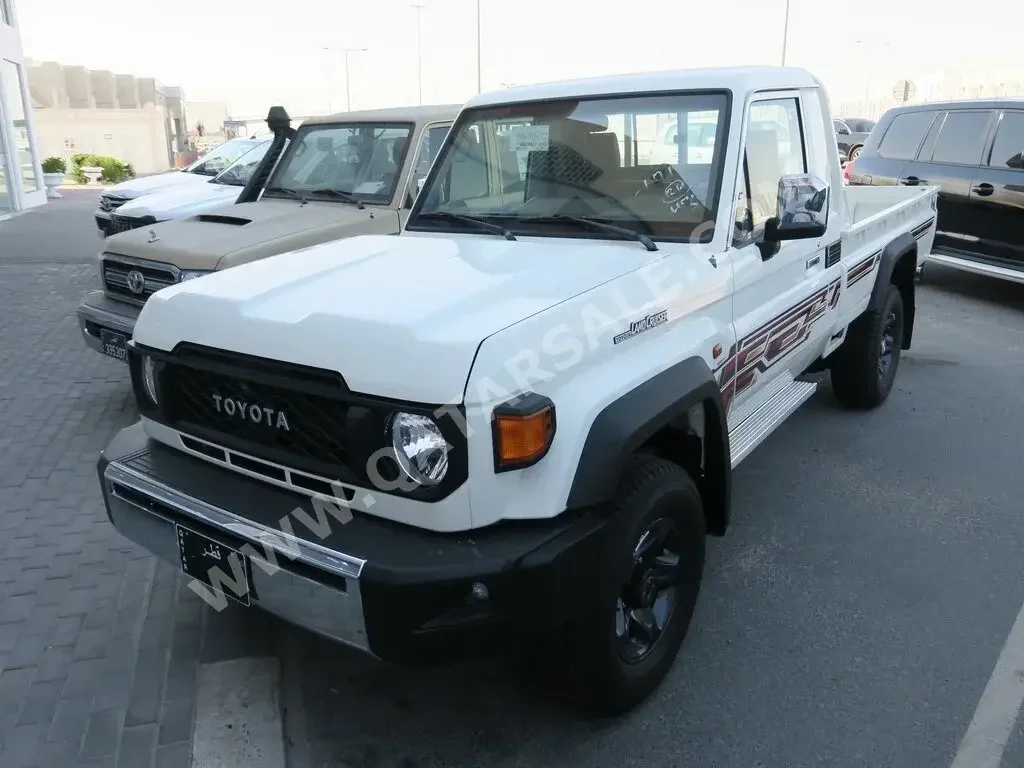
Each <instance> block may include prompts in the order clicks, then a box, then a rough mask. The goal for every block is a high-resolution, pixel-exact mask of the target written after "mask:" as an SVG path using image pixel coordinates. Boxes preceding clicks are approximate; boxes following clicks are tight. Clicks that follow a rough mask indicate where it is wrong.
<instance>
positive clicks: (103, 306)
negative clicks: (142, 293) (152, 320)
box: [78, 291, 142, 352]
mask: <svg viewBox="0 0 1024 768" xmlns="http://www.w3.org/2000/svg"><path fill="white" fill-rule="evenodd" d="M141 311H142V308H141V307H137V306H135V305H133V304H126V303H125V302H123V301H114V300H113V299H111V298H110V297H109V296H107V295H106V294H105V293H103V291H90V292H89V293H87V294H86V295H85V298H84V299H82V303H81V304H80V305H79V306H78V328H79V330H81V332H82V337H83V338H84V339H85V343H86V344H88V345H89V346H90V347H92V348H93V349H95V350H96V351H97V352H100V351H101V347H102V345H101V343H100V329H102V328H105V329H107V330H110V331H117V332H118V333H123V334H125V335H127V336H128V338H131V336H132V333H133V332H134V330H135V321H136V320H138V319H139V313H140V312H141Z"/></svg>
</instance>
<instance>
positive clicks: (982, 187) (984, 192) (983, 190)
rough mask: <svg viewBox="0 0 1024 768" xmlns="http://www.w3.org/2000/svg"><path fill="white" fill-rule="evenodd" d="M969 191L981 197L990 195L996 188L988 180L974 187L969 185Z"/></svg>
mask: <svg viewBox="0 0 1024 768" xmlns="http://www.w3.org/2000/svg"><path fill="white" fill-rule="evenodd" d="M971 191H972V192H973V193H974V194H976V195H981V196H982V197H988V196H989V195H991V194H992V193H993V192H995V191H996V188H995V187H993V186H992V185H991V184H989V183H988V182H985V183H983V184H979V185H978V186H976V187H971Z"/></svg>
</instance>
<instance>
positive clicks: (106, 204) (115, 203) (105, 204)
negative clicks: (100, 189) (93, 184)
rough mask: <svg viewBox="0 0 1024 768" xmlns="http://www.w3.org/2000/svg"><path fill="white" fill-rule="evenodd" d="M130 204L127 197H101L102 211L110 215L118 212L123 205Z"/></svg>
mask: <svg viewBox="0 0 1024 768" xmlns="http://www.w3.org/2000/svg"><path fill="white" fill-rule="evenodd" d="M127 202H128V198H127V197H118V196H117V195H103V196H102V197H100V210H101V211H106V212H107V213H110V212H111V211H116V210H117V209H118V208H120V207H121V206H122V205H124V204H125V203H127Z"/></svg>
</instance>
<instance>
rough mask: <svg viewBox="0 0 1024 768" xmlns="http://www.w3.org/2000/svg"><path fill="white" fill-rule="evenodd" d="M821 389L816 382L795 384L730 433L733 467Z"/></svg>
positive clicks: (798, 382)
mask: <svg viewBox="0 0 1024 768" xmlns="http://www.w3.org/2000/svg"><path fill="white" fill-rule="evenodd" d="M817 388H818V385H817V383H816V382H813V381H791V382H790V383H789V384H787V385H786V386H785V387H783V388H782V389H780V390H779V391H778V392H777V393H776V394H775V395H774V396H772V398H771V399H770V400H768V401H767V402H766V403H764V405H762V406H761V407H760V408H758V409H757V410H756V411H755V412H754V413H752V414H750V415H749V416H747V417H746V418H745V419H744V420H743V421H742V422H741V423H739V424H737V425H736V427H735V428H734V429H731V430H729V446H730V452H731V453H732V466H733V467H735V466H736V465H737V464H739V463H740V462H741V461H743V460H744V459H745V458H747V456H748V455H750V452H751V451H753V450H754V449H755V448H757V446H759V445H760V444H761V442H762V441H763V440H764V439H765V438H766V437H768V435H770V434H771V433H772V432H774V431H775V428H776V427H777V426H779V424H781V423H782V422H784V421H785V420H786V419H787V418H789V415H790V414H791V413H793V411H795V410H796V409H797V408H799V407H800V406H801V405H803V404H804V403H805V402H807V400H808V399H809V398H810V397H811V395H813V394H814V391H815V390H816V389H817Z"/></svg>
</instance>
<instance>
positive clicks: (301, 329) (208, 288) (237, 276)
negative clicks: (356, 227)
mask: <svg viewBox="0 0 1024 768" xmlns="http://www.w3.org/2000/svg"><path fill="white" fill-rule="evenodd" d="M663 255H664V254H663V253H658V252H655V253H650V252H648V251H646V250H645V249H644V248H643V247H642V246H641V245H640V244H639V243H635V242H626V243H620V242H613V241H600V240H571V239H567V238H558V239H553V238H529V237H521V238H519V239H518V240H517V241H515V242H510V241H507V240H503V239H501V238H498V237H492V236H488V235H484V236H474V235H455V236H450V237H441V236H436V235H426V236H420V235H415V234H403V235H402V236H401V237H389V236H383V235H367V236H361V237H354V238H351V239H348V240H345V241H344V242H340V243H339V242H335V243H325V244H322V245H318V246H313V247H311V248H306V249H303V250H300V251H293V252H292V253H286V254H281V255H280V256H273V257H271V258H268V259H262V260H260V261H255V262H251V263H249V264H245V265H243V266H239V267H236V268H234V269H231V270H227V271H224V272H219V273H215V274H212V275H207V276H205V277H201V278H197V279H194V280H189V281H187V282H185V283H180V284H178V285H173V286H171V287H169V288H165V289H164V290H162V291H159V292H157V293H156V294H154V295H153V296H152V297H151V298H150V300H149V301H148V302H146V305H145V307H144V308H143V310H142V313H141V315H140V317H139V320H138V323H137V324H136V326H135V335H134V338H135V339H136V340H137V341H138V342H139V343H140V344H143V345H147V346H152V347H155V348H158V349H162V350H172V349H173V348H174V347H175V346H176V345H177V344H178V343H179V342H182V341H188V342H194V343H197V344H202V345H205V346H209V347H214V348H218V349H224V350H232V351H235V352H240V353H243V354H248V355H256V356H259V357H265V358H271V359H275V360H282V361H286V362H291V363H296V364H299V365H306V366H312V367H316V368H323V369H327V370H331V371H336V372H338V373H340V374H341V375H342V376H343V377H344V379H345V381H346V382H347V383H348V386H349V388H350V389H351V390H353V391H354V392H360V393H364V394H372V395H377V396H382V397H390V398H395V399H399V400H405V401H412V402H418V403H428V404H442V403H450V402H460V401H461V400H462V398H463V393H464V389H465V386H466V380H467V377H468V375H469V372H470V367H471V366H472V363H473V358H474V356H475V354H476V351H477V348H478V347H479V345H480V343H481V342H482V341H483V340H484V339H486V338H487V337H488V336H491V335H492V334H494V333H497V332H498V331H500V330H502V329H503V328H507V327H508V326H510V325H513V324H514V323H517V322H518V321H520V320H523V319H525V318H527V317H530V316H531V315H534V314H536V313H538V312H542V311H544V310H545V309H547V308H549V307H551V306H553V305H555V304H558V303H560V302H563V301H565V300H567V299H569V298H571V297H573V296H576V295H578V294H580V293H583V292H585V291H588V290H590V289H592V288H594V287H595V286H598V285H600V284H602V283H604V282H607V281H609V280H612V279H614V278H616V277H619V276H620V275H623V274H626V273H628V272H631V271H634V270H636V269H639V268H640V267H642V266H643V265H645V264H648V263H650V262H651V261H654V260H656V259H660V258H661V257H662V256H663Z"/></svg>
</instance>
